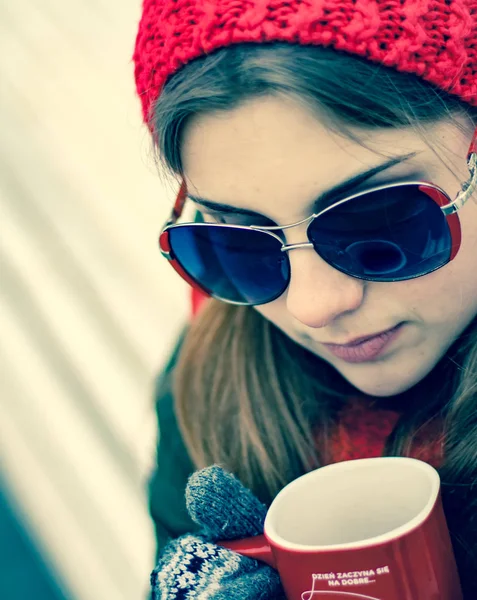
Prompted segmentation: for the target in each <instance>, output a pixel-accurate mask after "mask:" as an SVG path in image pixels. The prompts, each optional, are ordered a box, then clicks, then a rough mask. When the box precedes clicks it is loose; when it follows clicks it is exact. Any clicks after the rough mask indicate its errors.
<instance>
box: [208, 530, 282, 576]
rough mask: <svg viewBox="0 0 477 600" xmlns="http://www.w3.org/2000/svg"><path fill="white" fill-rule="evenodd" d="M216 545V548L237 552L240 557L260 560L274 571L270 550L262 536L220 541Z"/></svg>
mask: <svg viewBox="0 0 477 600" xmlns="http://www.w3.org/2000/svg"><path fill="white" fill-rule="evenodd" d="M216 543H217V545H218V546H222V547H223V548H228V549H229V550H233V551H234V552H238V554H242V556H248V557H249V558H254V559H255V560H260V561H262V562H264V563H267V565H270V567H273V568H274V569H276V568H277V565H276V563H275V557H274V556H273V553H272V549H271V547H270V544H269V543H268V542H267V538H266V537H265V536H264V535H255V536H254V537H249V538H243V539H241V540H222V541H220V542H216Z"/></svg>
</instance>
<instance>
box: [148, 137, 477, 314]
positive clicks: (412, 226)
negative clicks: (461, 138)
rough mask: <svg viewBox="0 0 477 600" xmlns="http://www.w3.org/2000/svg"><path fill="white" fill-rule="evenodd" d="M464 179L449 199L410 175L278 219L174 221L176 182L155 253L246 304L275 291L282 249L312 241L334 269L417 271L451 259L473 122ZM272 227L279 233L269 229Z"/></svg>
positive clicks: (368, 276) (474, 153)
mask: <svg viewBox="0 0 477 600" xmlns="http://www.w3.org/2000/svg"><path fill="white" fill-rule="evenodd" d="M467 164H468V167H469V172H470V176H469V179H468V180H467V181H466V182H465V183H464V184H463V185H462V188H461V191H460V192H459V194H458V195H457V197H456V198H455V199H454V200H451V199H450V197H449V196H448V195H447V194H446V192H444V191H443V190H442V189H441V188H439V187H438V186H436V185H433V184H431V183H427V182H420V181H412V182H404V183H394V184H390V185H383V186H379V187H374V188H372V189H369V190H366V191H364V192H361V193H357V194H354V195H352V196H349V197H347V198H343V199H341V200H339V201H337V202H335V203H334V204H332V205H331V206H329V207H327V208H325V209H324V210H322V211H320V212H318V213H317V214H313V215H311V216H310V217H307V218H306V219H303V220H302V221H299V222H298V223H293V224H292V225H284V226H272V227H261V226H258V225H257V226H255V225H249V226H245V225H243V226H242V225H232V224H230V225H228V224H221V223H197V222H196V223H177V220H178V219H179V218H180V216H181V214H182V212H183V208H184V204H185V201H186V198H187V188H186V185H185V182H183V183H182V185H181V187H180V190H179V193H178V196H177V200H176V202H175V205H174V208H173V211H172V215H171V217H170V219H169V220H168V221H167V223H166V224H165V226H164V228H163V230H162V231H161V234H160V237H159V246H160V249H161V252H162V254H163V255H164V256H165V257H166V258H167V259H168V260H169V261H170V263H171V265H172V266H173V267H174V269H175V270H176V271H177V272H178V273H179V274H180V275H181V276H182V277H183V278H184V279H185V280H186V281H187V282H188V283H190V284H191V285H192V286H193V287H195V288H198V289H199V290H200V291H201V292H203V293H205V294H207V295H209V296H212V297H214V298H217V299H219V300H223V301H224V302H229V303H232V304H241V305H247V306H256V305H259V304H266V303H267V302H271V301H272V300H275V299H276V298H278V297H280V296H281V295H282V294H283V292H284V291H285V290H286V289H287V287H288V284H289V282H290V276H291V270H290V260H289V257H288V252H289V251H290V250H295V249H298V248H313V249H314V250H315V252H316V253H317V254H318V255H319V256H320V257H321V258H322V259H323V260H324V261H326V262H327V263H328V264H329V265H331V266H332V267H333V268H335V269H337V270H338V271H341V272H342V273H345V274H346V275H349V276H351V277H355V278H357V279H363V280H367V281H383V282H390V281H404V280H407V279H414V278H416V277H422V276H423V275H427V274H428V273H431V272H433V271H436V270H437V269H440V268H441V267H443V266H444V265H446V264H448V263H449V262H450V261H452V260H453V259H454V258H455V256H456V255H457V253H458V251H459V248H460V243H461V227H460V221H459V217H458V216H457V211H458V210H459V209H460V208H461V207H462V206H463V205H464V204H465V203H466V201H467V200H468V199H469V198H470V197H471V195H472V194H473V192H474V190H475V189H476V187H477V129H476V130H475V132H474V137H473V140H472V143H471V146H470V148H469V153H468V156H467ZM304 223H308V225H307V230H306V233H307V238H308V242H304V243H300V244H286V243H285V239H284V234H283V233H282V232H283V230H286V229H290V228H291V227H296V226H298V225H302V224H304ZM276 232H279V233H276Z"/></svg>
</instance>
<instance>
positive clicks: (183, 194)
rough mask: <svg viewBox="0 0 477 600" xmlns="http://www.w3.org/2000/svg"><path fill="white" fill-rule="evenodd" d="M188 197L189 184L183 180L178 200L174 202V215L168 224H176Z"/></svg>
mask: <svg viewBox="0 0 477 600" xmlns="http://www.w3.org/2000/svg"><path fill="white" fill-rule="evenodd" d="M186 198H187V186H186V183H185V181H184V180H182V183H181V187H180V188H179V192H178V194H177V198H176V201H175V203H174V208H173V209H172V215H171V218H170V219H169V222H168V224H169V225H174V223H175V222H176V221H177V219H178V218H179V217H180V216H181V215H182V211H183V210H184V204H185V201H186Z"/></svg>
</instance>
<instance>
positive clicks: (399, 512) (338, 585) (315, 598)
mask: <svg viewBox="0 0 477 600" xmlns="http://www.w3.org/2000/svg"><path fill="white" fill-rule="evenodd" d="M220 544H221V545H222V546H224V547H227V548H230V549H232V550H235V551H236V552H239V553H240V554H243V555H245V556H250V557H252V558H256V559H258V560H262V561H264V562H266V563H268V564H269V565H271V566H272V567H274V568H275V569H277V570H278V572H279V574H280V579H281V581H282V584H283V587H284V590H285V593H286V597H287V598H288V600H462V590H461V587H460V582H459V575H458V572H457V567H456V563H455V558H454V553H453V550H452V545H451V540H450V536H449V530H448V528H447V523H446V520H445V516H444V511H443V508H442V500H441V494H440V479H439V474H438V473H437V471H436V470H435V469H434V468H433V467H431V466H430V465H428V464H427V463H424V462H422V461H419V460H416V459H413V458H402V457H385V458H367V459H361V460H352V461H347V462H341V463H335V464H332V465H328V466H325V467H322V468H320V469H317V470H316V471H312V472H311V473H308V474H306V475H303V476H302V477H299V478H298V479H296V480H295V481H293V482H291V483H290V484H288V485H287V486H286V487H285V488H284V489H283V490H282V491H281V492H280V493H279V494H278V495H277V496H276V498H275V499H274V501H273V502H272V504H271V506H270V508H269V510H268V513H267V516H266V519H265V525H264V535H260V536H256V537H252V538H247V539H244V540H235V541H227V542H220Z"/></svg>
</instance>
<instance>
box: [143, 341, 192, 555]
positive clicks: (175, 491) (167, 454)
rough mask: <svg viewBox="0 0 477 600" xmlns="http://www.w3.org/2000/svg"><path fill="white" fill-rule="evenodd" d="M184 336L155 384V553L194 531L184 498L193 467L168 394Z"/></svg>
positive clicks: (152, 499)
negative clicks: (172, 540) (167, 543)
mask: <svg viewBox="0 0 477 600" xmlns="http://www.w3.org/2000/svg"><path fill="white" fill-rule="evenodd" d="M184 335H185V332H184V333H183V334H182V335H181V337H180V339H179V341H178V343H177V345H176V348H175V350H174V352H173V354H172V357H171V358H170V360H169V363H168V364H167V366H166V368H165V370H164V371H163V373H162V374H161V375H160V376H159V378H158V379H157V383H156V412H157V418H158V426H159V443H158V448H157V468H156V469H155V471H154V473H153V474H152V477H151V478H150V480H149V511H150V514H151V517H152V518H153V520H154V526H155V529H156V538H157V553H158V554H159V552H160V551H161V550H162V548H163V547H164V545H165V544H166V542H167V540H168V539H169V538H172V537H177V536H179V535H182V534H183V533H186V532H190V531H195V530H196V526H195V525H194V523H193V522H192V521H191V519H190V517H189V516H188V514H187V511H186V508H185V501H184V490H185V486H186V483H187V479H188V477H189V475H190V474H191V473H192V472H193V470H194V469H193V467H192V463H191V461H190V458H189V456H188V454H187V450H186V449H185V447H184V443H183V441H182V435H181V433H180V431H179V428H178V425H177V420H176V416H175V413H174V401H173V396H172V373H173V370H174V367H175V364H176V362H177V358H178V355H179V350H180V347H181V345H182V341H183V339H184Z"/></svg>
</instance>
